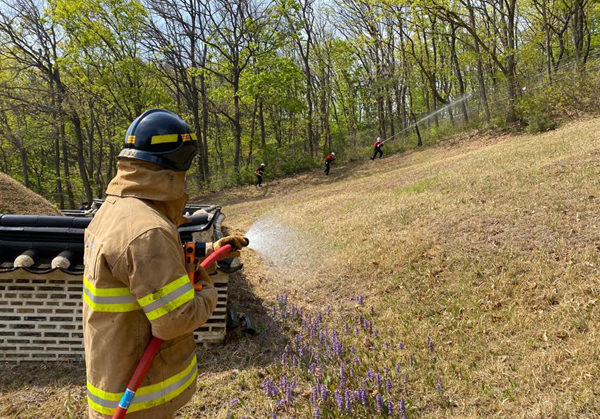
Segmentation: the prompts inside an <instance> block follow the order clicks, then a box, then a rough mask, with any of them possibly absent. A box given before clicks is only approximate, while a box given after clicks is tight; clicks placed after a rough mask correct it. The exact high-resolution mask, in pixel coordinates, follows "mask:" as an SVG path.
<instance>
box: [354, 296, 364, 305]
mask: <svg viewBox="0 0 600 419" xmlns="http://www.w3.org/2000/svg"><path fill="white" fill-rule="evenodd" d="M356 301H357V302H358V304H360V305H361V306H362V305H363V304H364V303H365V298H364V297H363V296H362V295H359V296H358V297H356Z"/></svg>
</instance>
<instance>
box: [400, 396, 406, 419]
mask: <svg viewBox="0 0 600 419" xmlns="http://www.w3.org/2000/svg"><path fill="white" fill-rule="evenodd" d="M400 413H401V414H402V419H407V418H408V414H407V413H406V402H405V401H404V399H400Z"/></svg>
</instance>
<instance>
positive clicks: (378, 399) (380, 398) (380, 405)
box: [375, 394, 383, 413]
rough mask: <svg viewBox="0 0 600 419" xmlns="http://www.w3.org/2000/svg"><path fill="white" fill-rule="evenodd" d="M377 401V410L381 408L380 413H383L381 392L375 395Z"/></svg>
mask: <svg viewBox="0 0 600 419" xmlns="http://www.w3.org/2000/svg"><path fill="white" fill-rule="evenodd" d="M375 401H376V402H377V410H379V413H383V398H382V397H381V394H377V396H375Z"/></svg>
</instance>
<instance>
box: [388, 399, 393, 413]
mask: <svg viewBox="0 0 600 419" xmlns="http://www.w3.org/2000/svg"><path fill="white" fill-rule="evenodd" d="M387 408H388V409H387V410H388V411H387V413H388V415H389V416H392V415H393V414H394V403H392V402H391V401H389V402H388V405H387Z"/></svg>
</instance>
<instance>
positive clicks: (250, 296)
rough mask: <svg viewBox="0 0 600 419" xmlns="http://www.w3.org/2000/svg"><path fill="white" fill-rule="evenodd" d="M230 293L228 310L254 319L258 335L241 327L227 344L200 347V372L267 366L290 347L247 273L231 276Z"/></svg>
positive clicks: (229, 334)
mask: <svg viewBox="0 0 600 419" xmlns="http://www.w3.org/2000/svg"><path fill="white" fill-rule="evenodd" d="M228 292H229V298H228V308H230V309H233V310H235V311H236V312H237V313H238V314H242V313H243V314H247V315H248V316H250V318H251V320H252V322H253V325H254V328H255V330H256V335H254V336H251V335H248V334H245V333H243V332H242V331H241V328H238V329H236V330H233V331H231V332H228V333H227V336H226V338H225V342H224V343H223V344H220V345H215V346H211V347H209V348H206V349H204V348H199V350H198V351H199V353H198V365H199V372H200V373H203V372H226V371H229V370H241V369H245V368H250V367H265V366H267V365H269V364H270V363H272V362H273V359H274V357H275V355H276V354H278V353H279V352H280V351H281V348H283V347H284V346H285V344H286V338H285V337H284V336H283V334H282V333H281V331H280V330H279V326H278V325H277V323H276V322H275V321H273V319H272V318H271V317H270V316H269V310H268V309H267V307H266V306H265V304H264V301H263V300H262V299H261V298H259V297H257V296H256V295H255V294H254V293H253V291H252V286H251V284H250V282H249V281H248V279H247V277H246V274H245V273H244V272H243V271H238V272H236V273H234V274H232V275H231V276H230V279H229V287H228Z"/></svg>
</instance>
